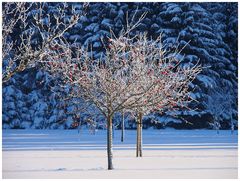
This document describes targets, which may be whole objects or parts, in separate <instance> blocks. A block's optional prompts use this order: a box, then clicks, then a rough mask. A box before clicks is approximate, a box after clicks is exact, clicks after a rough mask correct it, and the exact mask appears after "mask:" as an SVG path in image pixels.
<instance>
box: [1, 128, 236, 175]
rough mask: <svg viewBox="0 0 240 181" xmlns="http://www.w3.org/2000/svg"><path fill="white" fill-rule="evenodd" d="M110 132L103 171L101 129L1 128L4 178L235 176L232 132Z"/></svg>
mask: <svg viewBox="0 0 240 181" xmlns="http://www.w3.org/2000/svg"><path fill="white" fill-rule="evenodd" d="M135 142H136V131H135V130H126V135H125V141H124V142H123V143H122V142H121V141H120V131H115V132H114V139H113V154H114V155H113V164H114V170H107V151H106V131H105V130H98V131H97V132H96V134H95V135H91V134H90V133H89V131H88V130H83V131H81V132H80V134H79V133H78V132H77V130H3V152H2V159H3V178H5V179H6V178H22V179H26V178H58V179H59V178H237V173H238V162H237V160H238V154H237V148H238V144H237V132H234V134H233V135H232V134H231V132H230V131H220V134H219V135H218V134H216V131H213V130H170V129H166V130H143V157H142V158H139V157H138V158H136V157H135Z"/></svg>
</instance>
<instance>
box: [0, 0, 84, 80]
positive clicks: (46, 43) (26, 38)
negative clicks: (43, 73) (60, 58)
mask: <svg viewBox="0 0 240 181" xmlns="http://www.w3.org/2000/svg"><path fill="white" fill-rule="evenodd" d="M87 5H88V4H87V3H85V4H83V6H85V7H86V6H87ZM44 6H45V3H31V2H6V3H3V10H2V59H3V72H2V81H3V83H4V82H7V81H8V80H9V79H10V78H11V77H12V76H13V75H14V74H15V73H17V72H22V71H23V70H25V69H26V68H29V67H34V66H36V64H37V63H38V62H39V61H41V60H43V59H44V58H45V57H46V56H48V49H55V48H57V47H56V42H58V44H60V45H61V44H62V43H63V42H65V41H66V40H65V39H64V36H63V35H64V33H65V32H66V31H68V30H69V29H70V28H72V27H73V26H74V25H75V24H76V23H77V22H78V21H79V18H80V16H82V14H76V13H74V9H72V12H73V13H72V15H71V16H70V17H69V19H68V20H67V21H66V14H65V10H66V8H67V3H63V7H61V8H60V7H59V8H58V9H57V12H56V13H55V14H51V15H50V14H44V11H43V8H44ZM33 10H35V11H34V13H32V12H33ZM16 28H21V30H22V32H23V33H22V34H21V35H20V37H19V38H18V40H13V39H12V34H13V33H14V31H15V29H16ZM36 36H38V37H40V39H41V42H38V44H37V46H36V45H33V39H34V37H36Z"/></svg>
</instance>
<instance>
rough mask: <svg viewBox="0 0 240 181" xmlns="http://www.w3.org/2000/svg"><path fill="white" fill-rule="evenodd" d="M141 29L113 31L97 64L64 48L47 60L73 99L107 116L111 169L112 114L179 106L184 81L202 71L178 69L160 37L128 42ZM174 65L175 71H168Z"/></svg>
mask: <svg viewBox="0 0 240 181" xmlns="http://www.w3.org/2000/svg"><path fill="white" fill-rule="evenodd" d="M142 18H143V17H142ZM137 23H138V24H139V22H137ZM138 24H134V25H132V26H127V29H126V30H125V31H124V30H123V31H122V32H121V34H120V35H119V36H118V37H116V36H115V35H114V33H113V32H111V35H112V36H111V37H109V44H108V45H106V46H105V52H104V53H103V56H102V57H101V58H99V59H94V58H93V56H92V54H91V53H89V52H88V50H86V49H85V48H78V47H75V48H74V47H70V46H69V45H66V46H65V47H60V48H59V49H58V52H57V51H54V52H49V55H51V56H49V57H48V59H47V60H46V61H45V63H46V66H47V67H48V69H49V71H50V72H52V73H53V74H55V76H62V77H63V78H64V82H65V83H66V84H71V85H72V94H70V95H69V96H72V97H81V98H83V99H85V100H87V101H89V102H92V103H93V104H94V105H95V106H96V107H97V108H98V109H99V111H100V112H101V113H102V114H103V115H104V116H105V118H106V120H107V155H108V169H109V170H111V169H113V164H112V157H113V154H112V119H113V115H114V114H115V113H116V112H121V111H122V110H125V111H130V112H131V111H133V110H134V111H135V110H136V109H141V108H142V109H144V108H146V107H147V108H148V109H149V110H151V109H152V108H156V107H157V106H158V107H159V106H165V105H171V104H170V103H173V102H174V103H175V102H177V103H178V104H180V103H181V98H183V97H185V96H186V95H185V93H187V88H186V86H185V87H184V86H183V85H185V84H183V83H181V82H187V81H186V80H189V81H190V80H192V79H193V78H194V77H195V74H197V73H198V72H199V71H200V67H199V66H193V67H191V68H181V67H180V66H177V63H176V62H175V63H174V61H176V57H175V56H176V53H175V54H174V53H173V54H172V55H171V54H169V53H167V51H166V50H164V47H163V46H162V44H161V36H160V37H159V38H158V39H157V40H148V38H147V34H146V33H144V34H138V35H136V36H134V37H130V36H129V32H131V30H132V28H133V27H137V26H138ZM73 49H74V51H72V50H73ZM170 64H174V65H175V66H173V67H172V68H170V67H169V65H170ZM173 69H175V71H174V70H173ZM169 70H172V71H169ZM175 72H179V73H180V72H181V76H175V74H176V73H175ZM189 81H188V82H189ZM170 82H172V83H170ZM180 85H181V87H180ZM174 86H175V87H177V88H178V89H177V88H176V89H174V92H173V93H174V94H173V93H172V94H173V95H171V99H170V98H169V99H166V97H167V95H168V94H169V92H171V90H172V89H173V88H174ZM169 102H170V103H169ZM165 107H166V106H165Z"/></svg>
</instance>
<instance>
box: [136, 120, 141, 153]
mask: <svg viewBox="0 0 240 181" xmlns="http://www.w3.org/2000/svg"><path fill="white" fill-rule="evenodd" d="M138 121H139V119H138V117H137V141H136V157H139V130H140V129H139V122H138Z"/></svg>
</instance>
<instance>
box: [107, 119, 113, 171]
mask: <svg viewBox="0 0 240 181" xmlns="http://www.w3.org/2000/svg"><path fill="white" fill-rule="evenodd" d="M107 156H108V170H113V164H112V157H113V154H112V116H108V117H107Z"/></svg>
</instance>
